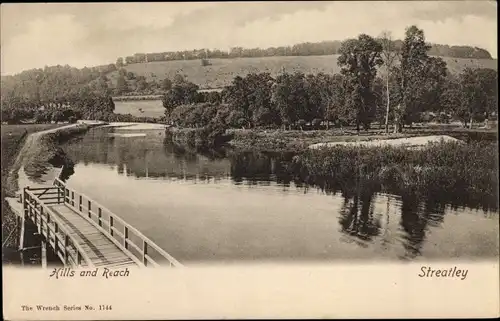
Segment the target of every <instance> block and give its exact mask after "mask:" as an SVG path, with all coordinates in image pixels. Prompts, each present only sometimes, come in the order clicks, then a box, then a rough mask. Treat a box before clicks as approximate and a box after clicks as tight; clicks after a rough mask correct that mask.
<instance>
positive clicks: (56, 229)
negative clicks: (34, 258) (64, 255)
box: [54, 222, 59, 255]
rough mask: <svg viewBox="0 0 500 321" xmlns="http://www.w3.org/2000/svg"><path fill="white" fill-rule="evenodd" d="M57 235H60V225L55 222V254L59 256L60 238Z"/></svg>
mask: <svg viewBox="0 0 500 321" xmlns="http://www.w3.org/2000/svg"><path fill="white" fill-rule="evenodd" d="M57 233H59V225H57V222H54V252H55V253H56V255H58V254H57V253H58V250H59V244H58V240H59V239H58V237H57Z"/></svg>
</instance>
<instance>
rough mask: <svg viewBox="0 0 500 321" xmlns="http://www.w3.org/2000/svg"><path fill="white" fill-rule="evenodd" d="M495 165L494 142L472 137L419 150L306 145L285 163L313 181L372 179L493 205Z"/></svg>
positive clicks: (395, 188)
mask: <svg viewBox="0 0 500 321" xmlns="http://www.w3.org/2000/svg"><path fill="white" fill-rule="evenodd" d="M497 166H498V164H497V146H496V144H485V143H478V142H475V143H469V144H460V143H437V144H433V145H431V146H429V147H427V148H424V149H421V150H410V149H406V148H403V147H398V148H395V147H389V146H388V147H383V148H380V147H347V146H336V147H333V148H325V149H322V150H307V151H305V152H303V153H301V154H300V155H298V156H296V157H295V158H294V159H293V162H292V163H290V164H288V171H289V173H290V174H293V175H294V176H295V178H296V179H297V180H299V181H303V182H307V183H312V184H316V185H319V186H325V185H331V184H338V185H348V184H350V183H351V182H353V181H367V180H370V179H375V180H377V181H380V182H381V183H382V184H383V186H382V187H383V189H382V190H384V191H385V192H391V193H394V194H397V195H399V194H400V193H399V192H400V191H401V190H410V191H413V192H414V193H424V192H425V193H429V195H432V193H435V192H438V189H439V193H440V195H449V196H450V197H451V196H457V195H461V196H463V197H467V199H466V201H467V202H468V203H469V204H468V205H469V206H473V207H474V206H478V205H479V204H485V203H486V204H487V205H488V206H489V207H492V208H496V207H497V206H498V205H497V204H496V203H497V195H498V177H497V170H498V169H497ZM445 197H446V196H445ZM450 201H451V203H452V204H453V201H454V200H452V199H450Z"/></svg>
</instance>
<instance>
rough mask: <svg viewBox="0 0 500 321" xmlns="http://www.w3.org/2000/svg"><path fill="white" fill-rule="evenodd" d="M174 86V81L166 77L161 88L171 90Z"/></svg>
mask: <svg viewBox="0 0 500 321" xmlns="http://www.w3.org/2000/svg"><path fill="white" fill-rule="evenodd" d="M171 88H172V81H171V80H170V79H168V78H165V79H163V80H162V82H161V89H162V90H164V91H167V90H170V89H171Z"/></svg>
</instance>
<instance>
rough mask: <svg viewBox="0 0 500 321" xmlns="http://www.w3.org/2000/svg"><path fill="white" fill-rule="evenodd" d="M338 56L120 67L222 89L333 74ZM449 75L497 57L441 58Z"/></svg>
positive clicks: (112, 75) (110, 75)
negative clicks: (247, 81) (258, 77)
mask: <svg viewBox="0 0 500 321" xmlns="http://www.w3.org/2000/svg"><path fill="white" fill-rule="evenodd" d="M337 58H338V55H328V56H326V55H322V56H295V57H292V56H284V57H262V58H222V59H221V58H216V59H209V62H210V65H208V66H202V64H201V61H200V60H173V61H157V62H148V63H135V64H130V65H126V66H124V67H123V68H124V69H126V70H127V72H132V73H134V74H135V75H136V76H143V77H145V78H146V80H147V81H148V82H150V81H152V80H155V81H157V82H159V81H161V80H163V79H165V78H169V79H173V77H174V76H175V75H176V74H181V75H184V76H185V77H187V80H189V81H191V82H194V83H195V84H197V85H198V86H200V88H202V89H209V88H222V87H224V86H227V85H229V84H230V83H231V81H232V80H233V78H234V77H236V76H245V75H247V74H249V73H260V72H269V73H270V74H271V75H272V76H276V75H277V74H278V73H280V72H281V71H282V70H285V71H286V72H289V73H291V72H296V71H299V72H303V73H305V74H310V73H312V74H317V73H320V72H323V73H325V74H335V73H339V72H340V68H339V67H338V65H337ZM441 58H442V59H443V60H444V61H445V62H446V63H447V66H448V70H449V71H450V73H452V74H458V73H460V72H461V71H462V70H464V69H465V68H467V67H469V68H490V69H495V70H497V68H498V66H497V59H474V58H450V57H441ZM106 76H107V78H108V79H109V81H110V82H111V83H112V85H111V86H112V87H115V86H116V80H117V77H118V71H112V72H110V73H108V74H107V75H106Z"/></svg>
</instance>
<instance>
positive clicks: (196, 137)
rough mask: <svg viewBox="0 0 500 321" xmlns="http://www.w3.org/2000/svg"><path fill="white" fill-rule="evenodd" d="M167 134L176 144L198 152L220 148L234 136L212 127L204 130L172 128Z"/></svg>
mask: <svg viewBox="0 0 500 321" xmlns="http://www.w3.org/2000/svg"><path fill="white" fill-rule="evenodd" d="M167 133H168V135H169V137H170V139H171V140H172V142H173V143H174V144H176V145H178V146H181V147H185V148H188V149H192V150H197V151H206V150H210V149H215V148H218V147H220V146H222V145H224V144H225V143H227V142H228V141H229V140H231V138H232V135H229V134H226V133H225V131H224V130H223V129H220V128H215V127H212V126H205V127H202V128H175V127H172V128H168V129H167Z"/></svg>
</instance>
